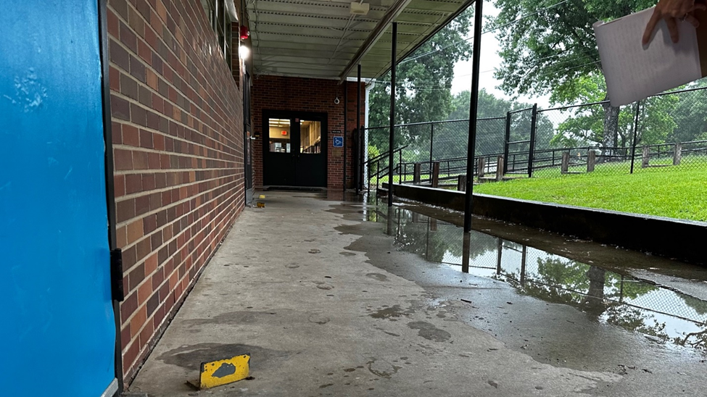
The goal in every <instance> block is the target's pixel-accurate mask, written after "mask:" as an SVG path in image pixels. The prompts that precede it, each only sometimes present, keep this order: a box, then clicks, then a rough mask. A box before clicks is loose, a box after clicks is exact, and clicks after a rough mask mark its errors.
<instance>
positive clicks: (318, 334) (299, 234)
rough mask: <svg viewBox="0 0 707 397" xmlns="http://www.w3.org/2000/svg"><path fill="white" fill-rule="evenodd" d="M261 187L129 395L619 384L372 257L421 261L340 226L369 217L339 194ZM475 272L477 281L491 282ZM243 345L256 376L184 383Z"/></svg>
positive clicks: (534, 390) (461, 391)
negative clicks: (260, 197) (209, 385)
mask: <svg viewBox="0 0 707 397" xmlns="http://www.w3.org/2000/svg"><path fill="white" fill-rule="evenodd" d="M265 194H266V196H267V197H266V199H265V202H266V207H265V208H264V209H257V208H249V209H246V210H245V211H244V213H243V214H242V215H241V217H240V218H239V219H238V220H237V221H236V223H235V225H234V227H233V229H232V230H231V232H230V234H229V235H228V237H227V238H226V241H225V242H224V244H223V245H222V246H221V248H220V249H219V250H218V252H217V254H216V256H215V257H214V258H213V259H212V260H211V262H210V264H209V265H208V267H207V268H206V269H205V271H204V273H203V275H202V276H201V278H200V280H199V281H198V283H197V284H196V287H195V288H194V290H193V291H192V292H191V294H190V295H189V297H188V298H187V300H186V302H185V303H184V305H183V307H182V308H181V310H180V311H179V313H178V314H177V316H176V318H175V319H174V321H173V322H172V324H171V325H170V326H169V328H168V329H167V331H166V333H165V335H164V337H163V338H162V339H161V340H160V342H159V343H158V345H157V346H156V348H155V350H154V352H153V353H152V354H151V356H150V357H149V359H148V360H147V362H146V364H145V365H144V366H143V368H142V369H141V370H140V372H139V374H138V377H137V378H136V380H135V381H134V383H133V384H132V386H131V387H130V391H131V392H146V393H148V395H149V396H202V395H208V396H241V395H244V396H245V395H258V396H319V395H330V396H362V395H370V396H429V395H444V396H531V395H543V396H567V395H571V396H583V395H612V394H613V393H612V390H614V386H617V385H620V384H621V382H622V381H623V378H624V377H623V376H621V375H618V374H616V373H611V372H588V371H579V370H573V369H568V368H562V367H555V366H552V365H548V364H542V363H539V362H537V361H535V360H534V359H533V358H532V357H530V356H528V355H526V354H524V353H523V352H519V351H513V350H511V349H509V348H507V347H506V346H505V345H504V344H503V343H501V342H500V341H499V340H497V339H495V338H494V337H493V336H492V335H490V334H488V333H486V332H483V331H481V330H478V329H476V328H474V327H472V326H470V325H468V324H465V323H464V322H462V321H460V319H459V316H458V315H457V312H458V310H456V309H457V308H459V307H461V306H464V305H465V303H464V302H461V301H459V300H453V301H447V300H441V299H438V297H437V296H435V295H433V293H431V292H430V291H429V290H426V289H425V288H423V287H421V286H420V285H419V284H418V283H415V282H413V281H408V280H407V279H404V278H401V277H398V276H396V275H394V274H392V273H390V272H387V271H385V270H382V269H381V268H380V267H376V266H374V265H373V264H371V263H369V260H370V258H369V257H368V256H367V254H366V253H365V252H366V251H368V250H372V249H375V250H376V251H377V252H378V253H379V254H382V252H383V251H384V252H385V255H389V258H390V259H389V260H390V262H389V264H390V265H391V266H398V265H399V266H407V265H409V264H411V263H413V262H415V261H417V262H419V261H421V259H420V258H419V257H417V256H415V255H413V254H409V253H405V252H400V251H397V250H395V249H394V248H393V247H392V241H393V240H392V238H390V237H388V236H385V235H384V234H383V233H382V232H381V230H382V229H383V228H384V225H383V224H380V223H367V224H366V225H367V226H366V227H368V230H369V231H370V233H377V236H378V237H376V238H375V239H369V240H372V241H373V242H371V243H368V244H370V245H372V246H371V247H361V242H360V241H359V242H358V243H356V244H354V243H355V242H357V241H358V240H360V238H359V236H358V235H355V234H346V233H342V232H341V231H342V230H346V228H349V227H353V226H355V225H361V222H359V221H350V220H345V219H344V218H345V216H344V214H342V213H341V212H342V211H340V210H337V209H336V208H335V205H336V204H340V203H335V202H331V201H326V200H323V199H319V198H317V197H316V195H315V194H311V193H272V192H266V193H265ZM339 207H340V206H339ZM361 209H362V208H361V207H357V206H353V207H349V211H350V212H351V213H357V212H358V211H360V210H361ZM347 218H350V217H347ZM347 247H348V249H347ZM354 249H355V250H354ZM461 276H467V275H461ZM470 277H471V276H470ZM474 280H475V283H474V288H478V289H485V288H494V286H495V282H494V281H492V280H486V281H484V279H480V278H475V279H474ZM455 282H456V280H455ZM465 284H466V283H465ZM243 353H250V354H251V355H252V359H251V375H252V376H253V377H254V379H253V380H248V381H241V382H237V383H234V384H231V385H226V386H221V387H218V388H215V389H211V390H209V391H198V392H197V391H195V390H193V389H191V388H190V387H189V386H187V385H186V384H185V382H186V381H187V380H189V379H196V378H197V377H198V369H199V364H200V363H201V362H202V361H210V360H216V359H222V358H227V357H232V356H235V355H238V354H243ZM619 389H620V388H619ZM637 392H638V390H637ZM641 394H642V393H637V395H641ZM648 394H651V393H648ZM658 395H660V394H658Z"/></svg>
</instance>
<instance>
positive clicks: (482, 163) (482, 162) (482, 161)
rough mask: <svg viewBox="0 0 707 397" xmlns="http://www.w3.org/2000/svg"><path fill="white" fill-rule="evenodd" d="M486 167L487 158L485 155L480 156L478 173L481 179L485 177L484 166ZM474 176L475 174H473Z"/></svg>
mask: <svg viewBox="0 0 707 397" xmlns="http://www.w3.org/2000/svg"><path fill="white" fill-rule="evenodd" d="M485 167H486V159H485V158H484V157H479V158H478V159H476V174H477V175H478V176H479V179H481V178H483V177H484V168H485ZM472 178H473V175H472Z"/></svg>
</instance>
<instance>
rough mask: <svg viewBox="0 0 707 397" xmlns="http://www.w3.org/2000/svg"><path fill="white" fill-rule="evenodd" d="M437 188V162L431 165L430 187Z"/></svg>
mask: <svg viewBox="0 0 707 397" xmlns="http://www.w3.org/2000/svg"><path fill="white" fill-rule="evenodd" d="M437 186H439V161H435V162H434V163H432V187H437Z"/></svg>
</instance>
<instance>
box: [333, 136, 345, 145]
mask: <svg viewBox="0 0 707 397" xmlns="http://www.w3.org/2000/svg"><path fill="white" fill-rule="evenodd" d="M334 147H344V137H343V136H335V137H334Z"/></svg>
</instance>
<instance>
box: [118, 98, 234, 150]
mask: <svg viewBox="0 0 707 397" xmlns="http://www.w3.org/2000/svg"><path fill="white" fill-rule="evenodd" d="M111 93H113V95H115V96H117V97H121V98H122V99H125V100H126V101H128V102H129V103H135V104H137V105H140V106H142V107H144V106H145V105H143V104H142V103H140V102H139V101H137V102H136V101H135V100H134V99H132V98H130V97H128V96H126V95H125V94H123V93H120V92H117V91H111ZM146 109H152V110H155V109H154V108H146ZM158 114H160V115H162V116H164V114H162V113H158ZM165 118H166V117H165ZM168 119H169V120H170V121H172V122H174V123H175V124H179V125H181V126H182V127H183V128H186V129H188V130H190V131H194V132H196V133H197V134H199V135H201V136H203V137H205V138H206V139H208V140H209V141H211V142H215V143H219V144H221V145H223V146H224V147H229V148H237V146H235V147H234V146H231V145H229V144H228V143H224V142H221V141H219V140H216V139H214V138H213V137H210V136H209V135H206V134H205V133H203V132H201V131H199V130H197V129H196V128H193V127H189V126H188V125H186V124H182V122H181V121H178V122H177V121H174V119H173V118H168ZM116 120H120V121H113V120H112V121H113V122H115V123H117V124H120V125H129V126H131V127H134V128H137V129H138V130H145V131H148V132H150V133H152V134H155V133H157V134H160V135H162V136H163V137H165V138H167V137H169V138H172V139H173V140H175V141H180V142H188V143H191V144H193V145H195V146H198V147H205V148H208V149H211V150H213V151H215V152H218V153H227V152H224V151H223V150H218V149H215V148H212V147H210V146H207V145H204V144H202V143H197V142H195V141H190V140H188V139H186V138H182V137H179V136H175V135H171V134H169V133H166V132H162V131H160V130H156V129H154V128H150V127H147V126H143V125H140V124H137V123H135V122H133V121H131V120H122V119H116ZM202 124H203V123H202ZM204 125H205V126H206V124H204ZM208 128H211V127H208ZM212 130H213V128H212ZM214 131H216V130H214ZM217 134H218V135H219V136H223V137H226V135H225V134H222V133H220V132H217ZM120 145H124V144H120ZM114 146H115V145H114ZM126 146H130V145H126ZM131 147H140V148H142V146H131ZM167 153H171V152H167Z"/></svg>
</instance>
